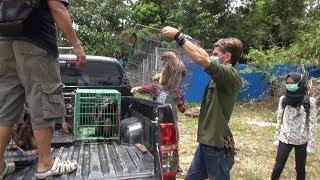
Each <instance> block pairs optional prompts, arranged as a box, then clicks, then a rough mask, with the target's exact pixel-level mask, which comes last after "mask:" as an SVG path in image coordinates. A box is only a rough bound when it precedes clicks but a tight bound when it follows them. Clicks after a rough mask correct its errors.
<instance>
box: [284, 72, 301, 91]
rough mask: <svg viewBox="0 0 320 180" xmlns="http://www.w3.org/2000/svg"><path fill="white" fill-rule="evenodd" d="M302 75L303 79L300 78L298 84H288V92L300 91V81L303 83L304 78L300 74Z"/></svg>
mask: <svg viewBox="0 0 320 180" xmlns="http://www.w3.org/2000/svg"><path fill="white" fill-rule="evenodd" d="M300 75H301V78H300V80H299V82H297V83H295V84H286V88H287V90H288V91H290V92H296V91H298V89H299V83H300V81H301V80H302V78H303V76H302V74H300Z"/></svg>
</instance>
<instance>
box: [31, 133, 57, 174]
mask: <svg viewBox="0 0 320 180" xmlns="http://www.w3.org/2000/svg"><path fill="white" fill-rule="evenodd" d="M52 130H53V129H52V128H50V127H49V128H44V129H34V130H33V134H34V138H35V140H36V144H37V148H38V151H39V162H38V168H37V172H46V171H48V170H49V169H51V167H52V165H53V158H52V156H51V137H52Z"/></svg>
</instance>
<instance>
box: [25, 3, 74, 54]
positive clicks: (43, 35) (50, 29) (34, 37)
mask: <svg viewBox="0 0 320 180" xmlns="http://www.w3.org/2000/svg"><path fill="white" fill-rule="evenodd" d="M57 1H60V2H62V3H63V4H64V5H65V6H67V5H68V4H69V2H68V0H57ZM24 37H26V38H27V39H28V40H30V41H31V42H32V43H34V44H35V45H37V46H39V47H41V48H44V49H45V50H47V51H48V52H49V53H52V54H53V55H54V56H55V57H58V46H57V32H56V25H55V23H54V20H53V18H52V16H51V13H50V10H49V7H48V0H41V6H40V8H38V9H36V10H35V11H34V12H33V13H32V14H31V15H30V17H29V18H28V19H27V20H26V22H25V24H24Z"/></svg>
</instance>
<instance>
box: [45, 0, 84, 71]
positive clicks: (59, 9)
mask: <svg viewBox="0 0 320 180" xmlns="http://www.w3.org/2000/svg"><path fill="white" fill-rule="evenodd" d="M48 5H49V9H50V12H51V14H52V17H53V19H54V21H55V23H56V25H57V26H58V28H59V29H60V30H61V31H62V33H63V34H64V35H65V36H66V37H67V38H68V40H69V41H70V42H71V44H72V46H73V51H74V53H75V55H76V56H77V58H78V65H80V66H83V65H84V64H85V62H86V54H85V53H84V51H83V49H82V47H81V43H80V41H79V39H78V38H77V35H76V33H75V31H74V29H73V27H72V21H71V18H70V15H69V13H68V11H67V9H66V7H65V6H64V4H63V3H61V2H60V1H52V0H51V1H50V0H48Z"/></svg>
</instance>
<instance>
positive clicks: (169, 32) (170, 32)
mask: <svg viewBox="0 0 320 180" xmlns="http://www.w3.org/2000/svg"><path fill="white" fill-rule="evenodd" d="M161 32H162V35H163V36H164V37H166V38H168V39H170V40H173V39H174V37H175V35H176V34H177V33H178V32H179V30H178V29H176V28H173V27H170V26H166V27H164V28H163V29H162V31H161Z"/></svg>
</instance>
